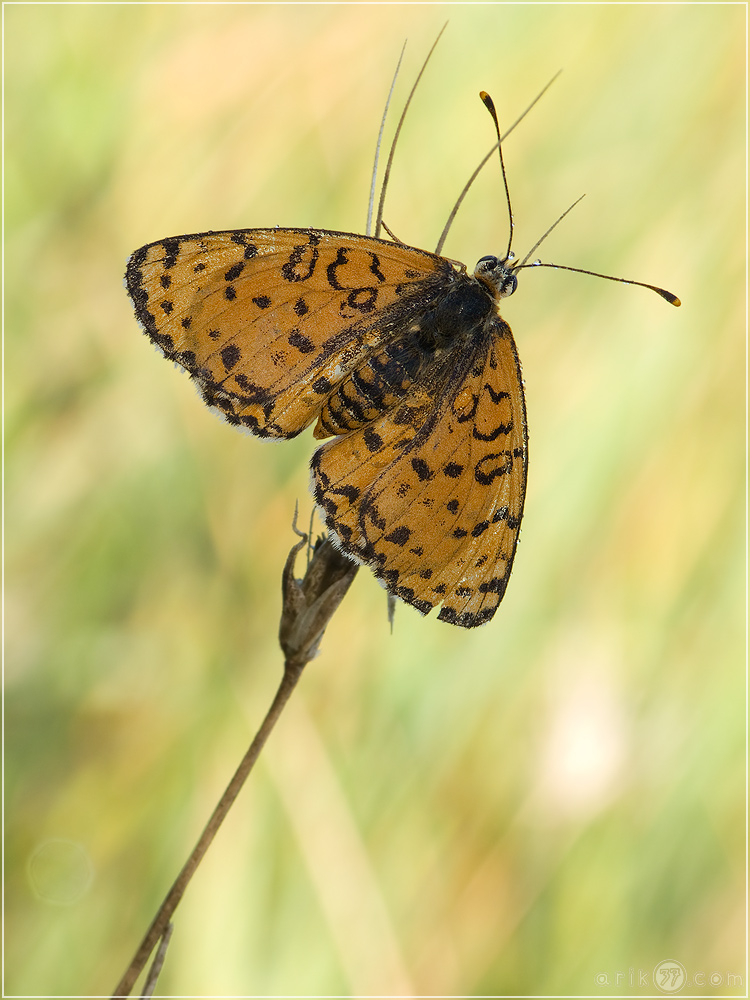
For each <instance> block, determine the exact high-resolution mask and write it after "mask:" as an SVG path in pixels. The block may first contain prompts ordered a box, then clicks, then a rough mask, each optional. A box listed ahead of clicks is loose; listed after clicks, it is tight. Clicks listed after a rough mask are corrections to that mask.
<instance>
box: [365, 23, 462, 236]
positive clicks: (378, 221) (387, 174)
mask: <svg viewBox="0 0 750 1000" xmlns="http://www.w3.org/2000/svg"><path fill="white" fill-rule="evenodd" d="M447 27H448V22H447V21H446V22H445V24H444V25H443V27H442V28H441V29H440V31H439V32H438V36H437V38H436V39H435V41H434V42H433V43H432V48H431V49H430V51H429V52H428V53H427V58H426V59H425V61H424V62H423V63H422V68H421V69H420V71H419V75H418V76H417V79H416V80H415V81H414V86H413V87H412V88H411V91H410V93H409V96H408V97H407V99H406V104H405V105H404V110H403V111H402V112H401V117H400V118H399V120H398V125H397V126H396V132H395V134H394V136H393V142H392V143H391V149H390V152H389V154H388V162H387V163H386V165H385V174H384V175H383V186H382V187H381V189H380V201H379V203H378V214H377V217H376V219H375V232H374V233H373V235H374V236H375V238H376V239H377V238H378V237H379V236H380V227H381V226H382V224H383V206H384V205H385V192H386V190H387V188H388V180H389V178H390V176H391V165H392V164H393V154H394V153H395V152H396V143H397V142H398V137H399V135H400V134H401V126H402V125H403V124H404V119H405V118H406V112H407V111H408V110H409V105H410V104H411V99H412V97H414V92H415V91H416V89H417V86H418V85H419V81H420V80H421V79H422V74H423V73H424V71H425V70H426V69H427V63H428V62H429V61H430V57H431V56H432V53H433V52H434V51H435V46H436V45H437V43H438V42H439V41H440V36H441V35H442V34H443V32H444V31H445V29H446V28H447Z"/></svg>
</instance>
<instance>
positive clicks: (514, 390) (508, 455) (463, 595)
mask: <svg viewBox="0 0 750 1000" xmlns="http://www.w3.org/2000/svg"><path fill="white" fill-rule="evenodd" d="M434 378H435V380H436V383H437V384H436V387H435V391H434V392H433V395H432V398H431V396H430V391H429V387H426V388H425V391H424V392H423V393H422V395H421V396H420V394H419V393H416V394H415V395H414V397H413V398H412V399H411V400H407V401H406V402H405V403H404V404H402V405H401V406H399V407H397V408H395V409H394V410H393V411H391V412H389V413H387V414H385V415H384V416H382V417H381V418H379V419H378V420H376V421H374V422H373V423H372V424H369V425H368V426H366V427H363V428H361V429H360V430H357V431H353V432H351V433H349V434H347V435H345V436H343V437H341V438H337V439H335V440H333V441H331V442H329V443H328V444H325V445H324V446H323V447H322V448H320V449H319V450H318V451H317V452H316V453H315V455H314V456H313V463H312V465H313V475H314V491H315V498H316V501H317V502H318V504H319V505H320V506H321V508H322V509H323V511H324V513H325V519H326V522H327V524H328V526H329V528H331V530H332V531H333V532H334V533H335V534H336V535H337V536H338V539H339V541H340V544H341V546H342V548H343V549H344V551H345V552H347V553H349V554H350V555H353V556H354V557H355V558H357V559H359V560H361V561H362V562H364V563H366V564H367V565H369V566H370V567H371V568H372V569H373V571H374V573H375V575H376V576H378V577H379V578H380V579H381V580H383V582H384V583H385V585H386V587H387V589H388V590H389V592H391V593H393V594H395V595H396V596H398V597H400V598H402V600H404V601H407V602H408V603H409V604H412V605H414V606H415V607H416V608H418V609H419V610H420V611H422V612H423V613H427V612H428V611H430V610H431V609H432V608H433V607H436V606H437V605H438V604H442V609H441V611H440V614H439V618H440V619H441V620H442V621H447V622H451V623H452V624H455V625H462V626H464V627H466V628H471V627H473V626H475V625H481V624H483V623H484V622H486V621H489V619H490V618H492V616H493V614H494V613H495V610H496V609H497V606H498V604H499V603H500V601H501V600H502V597H503V594H504V593H505V587H506V585H507V582H508V578H509V576H510V571H511V566H512V563H513V556H514V553H515V548H516V542H517V539H518V530H519V527H520V522H521V516H522V513H523V503H524V496H525V491H526V469H527V434H526V409H525V404H524V398H523V387H522V382H521V370H520V365H519V362H518V355H517V353H516V348H515V344H514V342H513V336H512V334H511V331H510V328H509V327H508V325H507V324H506V323H505V322H504V321H503V320H502V319H500V317H498V316H493V317H492V318H491V319H489V320H488V321H487V323H486V325H485V328H484V330H483V331H482V336H480V337H479V338H478V341H476V342H474V343H473V344H472V343H467V344H464V345H463V346H462V347H460V348H457V350H456V351H454V352H451V353H450V354H449V355H448V357H447V359H446V362H445V364H444V366H443V368H442V370H441V371H438V372H435V373H434Z"/></svg>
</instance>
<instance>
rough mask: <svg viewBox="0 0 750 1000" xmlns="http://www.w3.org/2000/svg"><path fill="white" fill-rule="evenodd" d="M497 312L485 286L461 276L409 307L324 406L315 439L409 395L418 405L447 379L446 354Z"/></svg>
mask: <svg viewBox="0 0 750 1000" xmlns="http://www.w3.org/2000/svg"><path fill="white" fill-rule="evenodd" d="M494 313H495V303H494V296H493V295H492V294H490V292H489V291H488V288H487V286H486V283H481V282H479V281H477V280H476V278H473V277H469V276H468V275H466V274H457V275H456V277H455V280H454V281H453V282H452V283H451V285H450V286H449V287H448V288H442V289H441V290H440V291H439V293H437V294H436V293H434V292H433V293H432V295H431V297H430V300H429V301H428V302H425V301H424V300H423V299H419V298H418V299H416V300H415V302H414V303H410V304H409V305H407V306H404V307H403V309H402V311H401V314H400V315H399V316H398V318H397V319H396V320H395V322H394V324H393V333H392V337H391V339H390V340H389V342H388V343H387V344H386V345H385V346H384V347H382V348H381V349H380V350H379V351H376V352H374V353H372V354H371V355H370V356H369V357H368V358H367V360H366V361H365V362H364V363H363V364H361V365H360V366H359V367H358V368H357V369H356V370H355V371H353V372H352V373H351V374H350V375H349V377H348V378H346V379H345V380H344V381H343V382H342V383H340V385H339V386H338V388H337V389H336V391H335V392H333V393H332V394H331V396H330V397H329V398H328V400H327V401H326V403H325V405H324V406H323V408H322V410H321V413H320V417H319V419H318V423H317V425H316V427H315V431H314V434H315V437H316V438H319V439H320V438H326V437H329V436H331V435H336V434H345V433H347V432H348V431H352V430H356V429H357V428H359V427H362V426H364V425H365V424H368V423H370V422H371V421H373V420H376V419H377V418H378V417H380V416H382V415H383V414H384V413H386V412H387V411H388V410H390V409H392V408H393V407H394V406H396V405H398V404H399V403H401V402H404V401H405V400H406V399H407V398H408V397H410V396H411V397H414V402H415V403H419V400H420V396H421V395H422V394H423V393H424V390H426V391H427V392H429V393H432V392H434V382H435V380H436V379H442V378H444V377H445V374H446V371H447V369H449V368H450V362H449V360H448V359H446V355H447V354H449V353H450V352H455V351H456V350H457V349H459V347H460V346H462V345H465V344H466V343H467V342H470V341H472V340H476V339H477V338H478V337H479V336H481V334H482V331H483V330H484V328H485V324H486V323H487V320H488V319H489V317H490V316H492V315H494Z"/></svg>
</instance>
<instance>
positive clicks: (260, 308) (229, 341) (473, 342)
mask: <svg viewBox="0 0 750 1000" xmlns="http://www.w3.org/2000/svg"><path fill="white" fill-rule="evenodd" d="M126 282H127V288H128V291H129V293H130V296H131V298H132V301H133V304H134V306H135V312H136V316H137V318H138V319H139V321H140V322H141V324H142V326H143V328H144V330H145V332H146V333H147V335H148V336H149V338H150V339H151V341H152V342H153V343H154V344H156V345H157V347H159V349H160V350H161V351H162V352H163V354H164V356H165V357H166V358H168V359H169V360H171V361H175V362H176V363H177V364H178V365H180V366H182V367H183V368H184V369H185V370H186V371H187V372H188V373H189V374H190V376H191V377H192V378H193V379H194V380H195V381H196V383H197V385H198V387H199V388H200V391H201V393H202V395H203V399H204V400H205V402H206V403H207V404H208V405H209V406H210V407H213V408H215V409H217V410H218V411H219V412H220V413H221V415H222V416H223V417H224V419H225V420H227V421H228V422H229V423H230V424H234V425H236V426H239V427H242V428H245V429H247V430H249V431H250V432H252V433H253V434H256V435H258V436H260V437H271V438H291V437H294V436H295V435H297V434H299V433H300V432H301V431H302V430H304V429H305V428H306V427H308V426H309V425H310V424H311V423H313V422H315V429H314V436H315V437H316V438H317V439H321V440H325V439H327V438H331V440H330V441H328V442H327V443H326V444H324V445H322V447H320V448H319V449H318V450H317V451H316V452H315V454H314V455H313V459H312V473H313V494H314V497H315V500H316V503H317V504H318V506H319V507H320V509H321V510H322V512H323V515H324V518H325V522H326V524H327V526H328V528H329V529H330V531H331V532H332V533H333V535H334V536H335V540H337V542H338V544H339V545H340V547H341V548H342V549H343V551H344V552H346V553H347V554H348V555H350V556H352V557H353V558H354V559H356V560H358V561H359V562H361V563H364V564H365V565H367V566H369V567H370V568H371V569H372V571H373V572H374V573H375V575H376V576H377V577H378V578H379V579H380V580H382V581H383V583H384V584H385V586H386V588H387V590H388V592H389V593H391V594H393V595H395V596H396V597H399V598H401V599H402V600H403V601H406V602H407V603H408V604H411V605H413V606H414V607H416V608H417V609H418V610H419V611H421V612H423V613H426V612H428V611H430V610H431V609H432V608H433V607H435V606H436V605H438V604H440V605H442V606H441V610H440V613H439V615H438V617H439V619H440V620H441V621H446V622H450V623H452V624H455V625H462V626H465V627H467V628H469V627H472V626H474V625H480V624H482V623H483V622H485V621H488V620H489V619H490V618H491V617H492V615H493V614H494V612H495V609H496V608H497V606H498V604H499V603H500V600H501V599H502V596H503V594H504V592H505V588H506V585H507V582H508V578H509V576H510V570H511V566H512V564H513V556H514V553H515V549H516V541H517V538H518V529H519V526H520V523H521V516H522V513H523V502H524V496H525V491H526V469H527V431H526V409H525V404H524V396H523V388H522V383H521V369H520V365H519V361H518V354H517V351H516V347H515V343H514V341H513V335H512V334H511V331H510V327H509V326H508V324H507V323H506V322H505V321H504V320H503V319H502V318H501V317H500V315H499V313H498V310H497V302H498V299H499V297H501V296H502V295H503V294H507V291H509V290H510V289H511V287H512V286H514V285H515V276H514V275H513V274H512V273H510V272H509V271H508V269H507V266H506V265H505V264H504V263H503V262H502V261H500V260H498V258H496V257H484V258H482V260H480V261H479V263H478V265H477V268H476V270H475V272H474V274H473V275H469V274H467V272H466V269H465V268H464V267H463V265H456V264H455V263H454V262H452V261H450V260H448V259H446V258H444V257H440V256H438V255H436V254H432V253H428V252H427V251H423V250H418V249H415V248H413V247H408V246H405V245H402V244H399V243H394V242H390V241H388V240H382V239H375V238H372V237H365V236H358V235H354V234H351V233H337V232H329V231H326V230H315V229H245V230H229V231H225V232H210V233H201V234H195V235H190V236H179V237H174V238H171V239H166V240H160V241H158V242H156V243H151V244H149V245H148V246H145V247H142V248H141V249H140V250H137V251H136V252H135V253H134V254H133V255H132V257H131V258H130V260H129V262H128V267H127V274H126Z"/></svg>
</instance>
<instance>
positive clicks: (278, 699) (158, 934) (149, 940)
mask: <svg viewBox="0 0 750 1000" xmlns="http://www.w3.org/2000/svg"><path fill="white" fill-rule="evenodd" d="M306 662H307V660H301V659H298V658H294V657H291V658H289V659H287V661H286V663H285V664H284V676H283V677H282V679H281V684H279V689H278V691H277V692H276V695H275V697H274V699H273V702H272V704H271V707H270V708H269V710H268V713H267V715H266V717H265V719H264V720H263V722H262V724H261V727H260V729H259V730H258V732H257V733H256V735H255V739H254V740H253V742H252V743H251V744H250V747H249V749H248V751H247V753H246V754H245V756H244V757H243V758H242V761H241V762H240V765H239V767H238V768H237V770H236V771H235V773H234V776H233V778H232V780H231V781H230V782H229V784H228V785H227V788H226V791H225V792H224V794H223V795H222V797H221V799H220V800H219V803H218V805H217V806H216V808H215V809H214V811H213V813H212V815H211V818H210V819H209V821H208V823H207V824H206V827H205V829H204V831H203V833H202V834H201V836H200V839H199V840H198V843H197V844H196V845H195V847H194V848H193V852H192V854H191V855H190V857H189V858H188V859H187V861H186V862H185V865H184V866H183V868H182V871H181V872H180V874H179V875H178V876H177V878H176V879H175V882H174V885H173V886H172V888H171V889H170V890H169V892H168V893H167V895H166V897H165V899H164V902H163V903H162V904H161V906H160V907H159V910H158V912H157V914H156V916H155V917H154V919H153V921H152V923H151V926H150V927H149V929H148V931H147V932H146V936H145V937H144V939H143V941H142V942H141V945H140V947H139V948H138V951H137V952H136V953H135V955H134V956H133V960H132V961H131V963H130V965H129V966H128V968H127V971H126V972H125V975H124V976H123V977H122V979H121V980H120V982H119V983H118V984H117V986H116V987H115V991H114V993H113V994H112V996H113V998H114V997H128V996H130V992H131V990H132V989H133V986H134V985H135V982H136V980H137V979H138V976H139V975H140V974H141V972H142V970H143V968H144V967H145V965H146V962H147V961H148V958H149V955H150V954H151V952H152V951H153V949H154V946H155V945H156V943H157V941H159V940H160V938H162V937H163V935H164V933H165V931H166V929H167V927H168V925H169V922H170V920H171V918H172V914H173V913H174V911H175V909H176V908H177V905H178V904H179V902H180V900H181V899H182V897H183V895H184V893H185V890H186V889H187V887H188V884H189V882H190V879H191V878H192V877H193V875H194V874H195V871H196V869H197V868H198V865H199V864H200V863H201V860H202V858H203V855H204V854H205V853H206V851H207V850H208V848H209V847H210V846H211V842H212V841H213V839H214V837H215V836H216V834H217V832H218V830H219V827H220V826H221V824H222V823H223V822H224V819H225V817H226V815H227V813H228V812H229V810H230V809H231V807H232V805H233V803H234V801H235V799H236V798H237V796H238V795H239V793H240V791H241V789H242V786H243V785H244V783H245V780H246V778H247V776H248V774H249V773H250V771H251V770H252V768H253V765H254V764H255V762H256V760H257V759H258V755H259V754H260V752H261V750H262V749H263V746H264V745H265V742H266V740H267V739H268V737H269V735H270V734H271V730H272V729H273V727H274V726H275V725H276V722H277V721H278V718H279V716H280V715H281V713H282V711H283V709H284V706H285V705H286V703H287V701H288V700H289V697H290V695H291V693H292V691H293V690H294V688H295V687H296V684H297V681H298V680H299V679H300V676H301V674H302V670H303V669H304V666H305V663H306Z"/></svg>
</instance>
